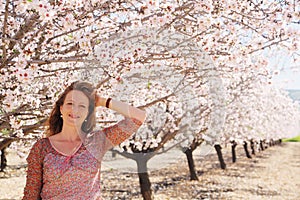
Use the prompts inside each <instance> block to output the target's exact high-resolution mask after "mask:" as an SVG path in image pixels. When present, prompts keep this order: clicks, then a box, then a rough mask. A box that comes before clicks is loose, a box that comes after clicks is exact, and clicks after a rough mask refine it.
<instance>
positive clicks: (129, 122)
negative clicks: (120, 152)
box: [83, 117, 142, 160]
mask: <svg viewBox="0 0 300 200" xmlns="http://www.w3.org/2000/svg"><path fill="white" fill-rule="evenodd" d="M141 125H142V122H141V121H139V120H136V119H133V118H127V117H125V119H123V120H121V121H120V122H118V123H117V124H115V125H113V126H110V127H107V128H104V129H102V130H99V131H93V132H91V133H89V134H87V136H86V137H84V139H83V140H84V146H85V147H86V149H87V150H88V151H89V152H90V153H91V154H92V155H93V156H94V157H95V158H96V159H98V160H102V158H103V156H104V154H105V153H106V152H107V151H108V150H109V149H111V148H112V147H113V146H116V145H118V144H120V143H122V142H123V141H124V140H126V139H127V138H129V137H130V136H131V135H132V134H133V133H135V132H136V131H137V130H138V129H139V127H140V126H141Z"/></svg>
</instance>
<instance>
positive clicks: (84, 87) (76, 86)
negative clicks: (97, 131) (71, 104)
mask: <svg viewBox="0 0 300 200" xmlns="http://www.w3.org/2000/svg"><path fill="white" fill-rule="evenodd" d="M72 90H78V91H81V92H83V93H84V94H85V95H86V96H87V97H88V99H89V108H88V115H87V117H86V119H85V120H84V122H83V123H82V126H81V130H82V131H83V132H85V133H89V132H90V131H92V130H93V128H94V127H95V125H96V114H95V89H94V87H93V85H92V84H90V83H87V82H81V81H76V82H73V83H72V84H71V85H69V86H68V87H67V88H66V89H65V91H64V92H63V93H62V94H61V95H60V96H59V98H58V100H57V101H56V102H55V104H54V108H53V109H52V111H51V114H50V116H49V119H48V126H49V127H48V130H47V132H46V136H48V137H49V136H51V135H55V134H57V133H59V132H61V130H62V126H63V119H62V117H61V112H60V106H61V105H63V104H64V101H65V98H66V96H67V94H68V93H69V92H70V91H72Z"/></svg>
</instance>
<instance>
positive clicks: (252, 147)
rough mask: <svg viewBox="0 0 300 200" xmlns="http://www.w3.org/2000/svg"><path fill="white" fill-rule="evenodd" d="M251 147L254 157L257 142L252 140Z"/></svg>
mask: <svg viewBox="0 0 300 200" xmlns="http://www.w3.org/2000/svg"><path fill="white" fill-rule="evenodd" d="M250 147H251V153H252V155H255V142H254V140H250Z"/></svg>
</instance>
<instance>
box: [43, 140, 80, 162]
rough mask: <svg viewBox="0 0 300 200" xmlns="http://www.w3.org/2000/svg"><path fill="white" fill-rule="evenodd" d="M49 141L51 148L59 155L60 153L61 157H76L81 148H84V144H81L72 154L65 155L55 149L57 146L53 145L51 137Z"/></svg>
mask: <svg viewBox="0 0 300 200" xmlns="http://www.w3.org/2000/svg"><path fill="white" fill-rule="evenodd" d="M48 141H49V143H50V146H51V147H52V149H53V150H54V151H56V152H57V153H59V154H61V155H63V156H66V157H72V156H74V155H75V154H76V153H77V152H78V150H79V149H80V147H81V146H82V142H80V144H79V145H78V146H77V147H76V149H75V150H74V151H73V152H72V153H71V154H66V153H64V152H61V151H59V150H58V149H57V148H56V147H55V145H53V144H52V142H51V140H50V138H49V137H48Z"/></svg>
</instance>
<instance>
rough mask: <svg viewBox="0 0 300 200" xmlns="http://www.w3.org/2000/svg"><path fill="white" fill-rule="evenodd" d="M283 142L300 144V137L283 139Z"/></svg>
mask: <svg viewBox="0 0 300 200" xmlns="http://www.w3.org/2000/svg"><path fill="white" fill-rule="evenodd" d="M283 142H300V135H298V136H296V137H293V138H287V139H283Z"/></svg>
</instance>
